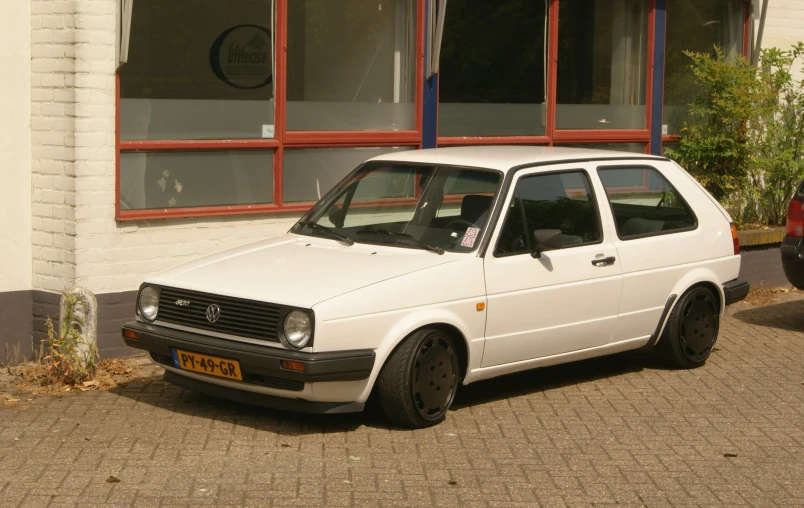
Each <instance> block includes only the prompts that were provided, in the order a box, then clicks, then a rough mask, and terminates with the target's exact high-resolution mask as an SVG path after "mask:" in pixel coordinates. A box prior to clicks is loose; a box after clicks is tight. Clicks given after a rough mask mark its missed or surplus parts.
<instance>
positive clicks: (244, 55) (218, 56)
mask: <svg viewBox="0 0 804 508" xmlns="http://www.w3.org/2000/svg"><path fill="white" fill-rule="evenodd" d="M209 63H210V65H211V66H212V72H214V73H215V75H216V76H217V77H218V79H220V80H221V81H223V82H224V83H226V84H227V85H229V86H233V87H235V88H240V89H243V90H253V89H255V88H262V87H264V86H265V85H267V84H269V83H271V79H272V78H273V61H272V55H271V32H270V31H269V30H268V29H267V28H265V27H262V26H259V25H238V26H234V27H232V28H230V29H228V30H226V31H225V32H223V33H222V34H221V35H220V36H219V37H218V38H217V39H215V42H213V43H212V47H211V48H210V50H209Z"/></svg>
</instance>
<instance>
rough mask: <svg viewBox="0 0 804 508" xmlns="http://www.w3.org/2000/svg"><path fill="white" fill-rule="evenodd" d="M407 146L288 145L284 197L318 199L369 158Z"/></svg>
mask: <svg viewBox="0 0 804 508" xmlns="http://www.w3.org/2000/svg"><path fill="white" fill-rule="evenodd" d="M404 150H410V148H408V147H383V148H298V149H285V153H284V156H285V158H284V161H283V166H282V167H283V168H284V169H283V172H282V189H283V190H282V201H283V202H284V203H301V202H314V201H318V200H319V199H320V198H321V196H323V195H324V194H326V193H327V192H328V191H329V190H330V189H331V188H332V187H333V186H334V185H335V184H336V183H338V182H339V181H340V180H341V179H342V178H343V177H344V176H346V175H347V174H349V172H350V171H352V170H353V169H355V168H356V167H357V166H359V165H360V164H362V163H364V162H366V160H368V159H370V158H372V157H376V156H378V155H382V154H384V153H390V152H401V151H404Z"/></svg>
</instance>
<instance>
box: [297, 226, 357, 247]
mask: <svg viewBox="0 0 804 508" xmlns="http://www.w3.org/2000/svg"><path fill="white" fill-rule="evenodd" d="M298 224H299V225H300V226H307V227H308V228H310V229H312V230H315V231H318V232H319V233H323V234H325V235H327V236H329V237H330V238H333V239H335V240H340V241H341V242H344V243H345V244H346V245H350V246H351V245H354V244H355V241H354V240H352V239H351V238H349V237H348V236H344V235H342V234H340V233H338V232H337V231H335V230H334V229H330V228H328V227H326V226H322V225H321V224H319V223H317V222H313V221H311V220H303V221H299V222H298Z"/></svg>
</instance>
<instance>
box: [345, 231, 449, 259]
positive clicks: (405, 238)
mask: <svg viewBox="0 0 804 508" xmlns="http://www.w3.org/2000/svg"><path fill="white" fill-rule="evenodd" d="M366 233H374V234H378V235H386V236H393V237H394V238H398V239H399V241H398V242H397V243H399V244H404V245H413V246H416V247H419V248H420V249H424V250H429V251H430V252H435V253H436V254H439V255H440V254H444V249H442V248H441V247H439V246H437V245H432V244H429V243H427V242H423V241H421V240H416V239H415V238H413V237H412V236H410V235H408V234H405V233H394V232H393V231H389V230H387V229H385V228H368V229H361V230H360V231H358V232H357V234H358V235H363V234H366Z"/></svg>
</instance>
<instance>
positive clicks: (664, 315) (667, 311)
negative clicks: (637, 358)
mask: <svg viewBox="0 0 804 508" xmlns="http://www.w3.org/2000/svg"><path fill="white" fill-rule="evenodd" d="M676 298H678V295H670V297H669V298H668V299H667V303H665V304H664V310H663V311H662V317H661V318H659V324H658V325H656V330H655V331H654V332H653V335H651V336H650V340H648V343H647V344H646V345H645V347H653V346H655V345H656V343H657V342H658V341H659V337H660V335H661V333H662V329H664V322H665V321H666V320H667V315H668V314H670V309H672V308H673V304H674V303H675V302H676Z"/></svg>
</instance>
